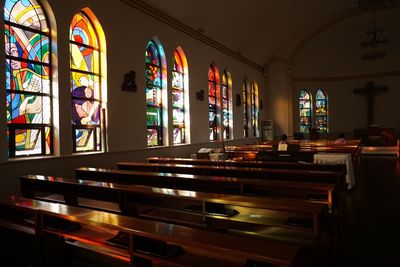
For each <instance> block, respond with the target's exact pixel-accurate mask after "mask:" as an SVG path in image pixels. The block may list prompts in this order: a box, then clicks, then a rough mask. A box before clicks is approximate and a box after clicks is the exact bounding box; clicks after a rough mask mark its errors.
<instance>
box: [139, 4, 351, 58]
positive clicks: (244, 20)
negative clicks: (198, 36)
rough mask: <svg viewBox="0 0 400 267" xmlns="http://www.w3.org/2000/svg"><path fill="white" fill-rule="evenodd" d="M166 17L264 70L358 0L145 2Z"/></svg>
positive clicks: (349, 8)
mask: <svg viewBox="0 0 400 267" xmlns="http://www.w3.org/2000/svg"><path fill="white" fill-rule="evenodd" d="M146 3H148V4H150V5H152V6H154V7H156V8H157V9H159V10H161V11H162V12H164V13H166V14H167V15H169V16H171V17H173V18H175V19H177V20H179V21H180V22H182V23H184V24H186V25H188V26H189V27H191V28H193V29H195V30H197V31H198V32H200V33H202V34H204V35H206V36H208V37H210V38H212V39H214V40H215V41H217V42H219V43H221V44H223V45H225V46H226V47H228V48H230V49H232V50H233V51H236V52H239V53H241V54H242V55H243V56H245V57H247V58H249V59H250V60H252V61H254V62H256V63H257V64H259V65H261V66H263V65H265V64H266V62H267V61H268V59H269V58H270V57H271V56H274V55H278V54H279V51H280V50H282V49H283V48H284V47H285V46H287V45H288V44H290V43H291V41H292V40H294V39H296V38H299V36H301V35H304V34H305V33H306V32H307V31H308V30H309V29H311V28H313V27H316V25H321V24H323V23H324V22H325V21H327V20H328V19H329V18H331V17H334V16H336V15H340V14H343V13H344V12H346V11H349V10H351V9H354V8H356V7H357V5H356V0H354V1H353V0H334V1H332V0H306V1H305V0H146Z"/></svg>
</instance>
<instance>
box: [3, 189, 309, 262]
mask: <svg viewBox="0 0 400 267" xmlns="http://www.w3.org/2000/svg"><path fill="white" fill-rule="evenodd" d="M0 210H1V211H2V212H1V213H0V227H2V228H6V229H13V230H17V231H27V232H29V233H31V234H32V235H35V236H36V238H37V239H38V240H39V242H40V243H41V244H43V245H42V246H41V251H40V253H37V257H39V258H41V259H40V260H41V263H39V264H35V267H36V266H40V267H43V266H59V265H60V264H61V263H65V262H66V261H68V260H70V258H71V257H73V256H74V255H71V253H70V252H71V250H66V249H60V248H65V246H66V245H68V246H72V247H75V248H83V249H85V250H86V254H88V251H92V252H94V253H96V255H98V256H97V257H96V258H97V260H98V258H99V257H100V256H102V257H103V258H104V257H107V258H114V259H116V260H118V261H119V262H120V263H121V266H129V265H131V266H139V267H141V266H177V267H180V266H191V267H204V266H207V267H217V266H218V267H220V266H232V267H240V266H259V265H255V264H261V265H260V266H271V267H273V266H275V267H277V266H281V267H297V266H299V267H303V266H304V267H306V266H307V267H308V266H310V267H312V266H315V265H314V263H313V259H312V257H310V256H309V255H306V254H305V252H304V251H303V249H302V248H301V247H299V246H296V245H292V244H285V243H279V242H270V241H267V240H257V239H252V238H243V237H238V236H232V235H226V234H221V233H215V232H208V231H204V230H199V229H193V228H188V227H184V226H179V225H173V224H167V223H161V222H154V221H147V220H142V219H138V218H130V217H125V216H121V215H116V214H112V213H106V212H100V211H93V210H90V209H85V208H80V207H72V206H69V205H63V204H55V203H49V202H44V201H38V200H32V199H27V198H22V197H16V196H5V195H1V196H0ZM32 217H33V218H36V219H34V220H33V221H31V218H32ZM28 220H29V221H31V222H29V223H28ZM55 222H56V224H55ZM61 226H62V227H61ZM72 226H73V227H72ZM118 232H119V233H122V234H123V235H124V237H125V238H126V241H127V242H126V244H125V245H124V246H121V247H117V246H111V245H110V244H109V243H108V242H107V240H110V238H112V237H113V236H115V235H116V234H117V233H118ZM50 237H52V238H53V239H57V240H58V242H56V243H55V242H53V243H51V244H50V245H54V244H58V245H60V244H61V246H60V247H55V248H54V247H53V248H51V247H50V248H49V242H48V240H49V238H50ZM10 241H11V240H10ZM2 242H6V240H2ZM153 244H155V246H156V247H160V248H161V249H162V251H172V252H173V253H169V255H168V253H161V255H160V251H161V250H159V251H156V250H154V248H153V247H151V246H150V245H153ZM49 250H52V251H56V255H53V257H52V258H53V259H52V261H51V262H49V261H48V259H47V261H45V260H44V259H43V258H46V257H47V258H48V257H51V256H52V255H49V253H48V252H49ZM20 253H21V252H20V251H17V252H16V255H18V254H20ZM19 256H20V255H19ZM100 258H101V257H100ZM3 262H4V261H3ZM42 263H44V264H43V265H41V264H42ZM127 263H128V265H126V264H127ZM132 264H133V265H132ZM263 264H264V265H263ZM97 266H107V264H105V263H104V262H101V261H100V262H98V265H97Z"/></svg>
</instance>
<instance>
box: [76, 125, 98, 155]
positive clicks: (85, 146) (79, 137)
mask: <svg viewBox="0 0 400 267" xmlns="http://www.w3.org/2000/svg"><path fill="white" fill-rule="evenodd" d="M94 136H95V134H94V129H75V140H76V151H77V152H84V151H87V150H95V142H94V141H95V137H94Z"/></svg>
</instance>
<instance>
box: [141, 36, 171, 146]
mask: <svg viewBox="0 0 400 267" xmlns="http://www.w3.org/2000/svg"><path fill="white" fill-rule="evenodd" d="M145 62H146V117H147V145H148V146H162V145H163V143H164V141H163V134H164V132H163V95H162V94H163V92H162V90H163V88H164V83H165V80H166V78H165V75H164V74H163V73H164V69H163V68H165V66H163V65H164V64H165V54H164V50H163V48H162V46H161V44H159V42H157V41H155V40H154V39H151V40H150V41H149V43H148V44H147V48H146V53H145Z"/></svg>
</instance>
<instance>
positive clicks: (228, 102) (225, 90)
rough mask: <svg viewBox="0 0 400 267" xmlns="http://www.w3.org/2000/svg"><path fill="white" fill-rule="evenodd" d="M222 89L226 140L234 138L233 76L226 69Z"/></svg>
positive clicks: (223, 122) (223, 124) (223, 123)
mask: <svg viewBox="0 0 400 267" xmlns="http://www.w3.org/2000/svg"><path fill="white" fill-rule="evenodd" d="M221 91H222V126H223V138H224V140H227V139H232V78H231V74H230V73H229V72H228V71H226V70H225V71H224V73H223V74H222V81H221Z"/></svg>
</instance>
